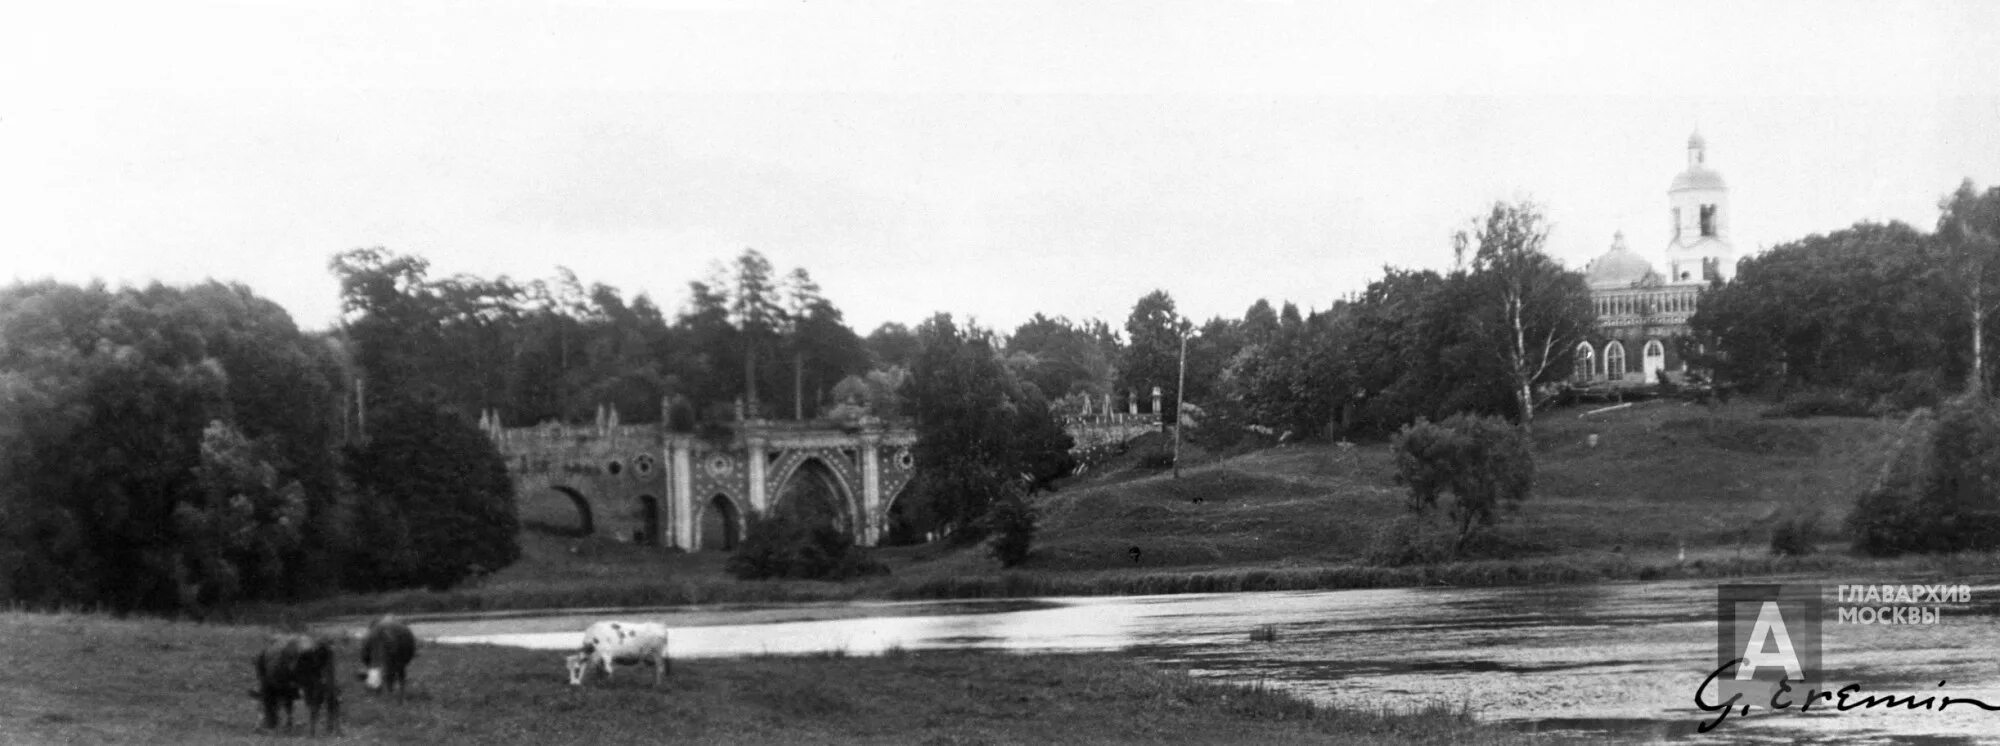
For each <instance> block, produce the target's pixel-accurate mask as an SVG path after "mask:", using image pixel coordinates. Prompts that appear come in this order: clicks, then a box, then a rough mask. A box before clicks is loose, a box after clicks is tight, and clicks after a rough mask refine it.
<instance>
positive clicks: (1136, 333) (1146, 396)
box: [1118, 290, 1297, 429]
mask: <svg viewBox="0 0 2000 746" xmlns="http://www.w3.org/2000/svg"><path fill="white" fill-rule="evenodd" d="M1293 313H1294V314H1295V315H1296V313H1297V309H1293ZM1189 326H1190V325H1189V324H1188V322H1187V321H1186V320H1185V319H1182V318H1181V317H1180V314H1179V313H1178V312H1176V311H1175V310H1174V299H1173V296H1170V295H1167V292H1166V291H1164V290H1155V291H1153V292H1151V293H1147V294H1146V296H1145V297H1142V298H1140V299H1139V302H1138V303H1136V304H1133V306H1132V314H1131V316H1129V317H1127V318H1126V319H1125V337H1126V339H1128V340H1130V343H1129V344H1127V345H1126V347H1125V355H1124V358H1123V359H1122V360H1121V361H1120V362H1119V366H1118V387H1119V388H1121V389H1123V390H1126V391H1130V392H1133V393H1134V394H1136V395H1137V396H1138V397H1139V399H1140V400H1141V401H1144V402H1151V400H1152V399H1151V394H1152V391H1153V389H1154V388H1155V387H1158V388H1159V389H1160V392H1161V398H1160V406H1161V408H1162V409H1163V410H1164V411H1166V412H1178V411H1180V398H1181V397H1180V385H1179V380H1180V359H1181V358H1180V356H1181V337H1182V336H1183V335H1185V334H1187V333H1188V332H1189V331H1191V329H1190V328H1189ZM1145 406H1150V404H1148V405H1145ZM1173 422H1174V418H1172V417H1169V416H1164V415H1163V416H1161V417H1160V425H1161V428H1162V429H1165V428H1167V427H1171V426H1172V424H1173Z"/></svg>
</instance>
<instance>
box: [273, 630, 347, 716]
mask: <svg viewBox="0 0 2000 746" xmlns="http://www.w3.org/2000/svg"><path fill="white" fill-rule="evenodd" d="M252 662H253V663H254V664H255V665H256V667H257V691H256V694H257V698H258V699H259V700H261V701H262V703H263V706H264V719H263V720H262V721H261V725H262V727H264V728H265V729H267V730H268V729H271V728H276V727H278V705H279V704H280V703H282V704H284V706H285V729H286V730H291V728H292V703H294V702H296V701H298V699H299V697H300V696H301V695H303V696H304V697H305V700H306V709H307V710H308V711H310V712H311V718H312V719H311V721H310V722H309V724H308V727H307V731H306V733H307V734H308V735H314V736H316V735H319V711H320V708H321V707H322V706H324V707H325V708H326V732H327V734H328V735H340V677H339V675H338V674H336V673H335V672H334V666H333V645H332V644H331V643H329V642H327V641H326V640H323V639H320V638H317V637H311V636H308V635H273V636H272V637H271V641H270V642H269V643H267V644H265V645H264V649H263V650H262V651H259V652H258V653H257V657H256V658H255V659H253V661H252Z"/></svg>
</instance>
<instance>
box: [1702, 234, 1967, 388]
mask: <svg viewBox="0 0 2000 746" xmlns="http://www.w3.org/2000/svg"><path fill="white" fill-rule="evenodd" d="M1927 244H1928V242H1927V241H1926V239H1925V237H1924V236H1923V235H1922V234H1919V233H1918V232H1917V231H1916V230H1914V229H1912V228H1910V227H1909V226H1907V225H1904V224H1902V223H1889V224H1886V225H1884V224H1871V223H1860V224H1856V225H1854V226H1853V227H1850V228H1845V229H1842V230H1838V231H1834V232H1832V233H1829V234H1826V235H1813V236H1808V237H1806V238H1802V239H1799V240H1797V241H1791V242H1787V243H1784V244H1780V245H1778V246H1775V247H1772V248H1771V249H1770V250H1768V251H1765V252H1764V253H1762V254H1759V255H1757V256H1754V257H1750V258H1748V259H1746V260H1744V261H1743V263H1742V264H1741V268H1740V271H1739V273H1738V275H1737V277H1736V279H1735V280H1734V281H1733V282H1730V283H1729V284H1727V285H1721V286H1718V287H1714V288H1710V289H1708V290H1706V291H1704V292H1703V294H1702V298H1701V304H1700V306H1699V309H1698V310H1697V311H1696V312H1695V315H1694V317H1693V318H1692V319H1690V321H1689V325H1690V326H1691V327H1692V330H1693V338H1694V339H1695V340H1696V341H1697V343H1698V344H1699V345H1700V346H1701V347H1702V348H1704V349H1706V350H1707V351H1708V353H1707V354H1705V355H1702V356H1700V357H1699V358H1698V360H1699V361H1700V362H1701V364H1702V365H1703V367H1706V368H1709V369H1710V370H1713V371H1714V372H1715V374H1716V375H1717V376H1718V377H1719V378H1721V379H1724V380H1728V381H1732V382H1735V383H1737V384H1741V385H1746V386H1752V387H1756V386H1766V385H1779V386H1804V387H1815V388H1841V389H1850V390H1854V391H1856V392H1859V393H1864V394H1867V395H1885V394H1890V395H1893V394H1895V393H1896V391H1895V390H1896V389H1898V388H1899V387H1900V388H1906V389H1911V390H1910V391H1906V392H1904V393H1903V394H1902V398H1905V399H1911V401H1908V402H1905V403H1906V404H1909V405H1917V404H1924V405H1928V404H1931V403H1933V402H1932V401H1931V399H1932V398H1933V397H1934V395H1935V387H1936V384H1935V382H1934V381H1935V379H1936V378H1937V377H1938V376H1939V375H1945V376H1950V377H1958V376H1961V375H1963V374H1964V373H1965V372H1966V371H1967V370H1968V365H1969V360H1968V358H1967V357H1966V356H1964V355H1962V354H1960V353H1961V351H1962V350H1963V349H1964V346H1963V345H1960V344H1955V343H1953V342H1952V340H1953V339H1964V338H1965V336H1969V334H1970V333H1969V331H1967V330H1966V327H1965V326H1963V322H1964V319H1965V317H1964V316H1963V315H1960V314H1959V313H1958V312H1956V311H1954V309H1953V305H1954V304H1953V302H1952V300H1951V296H1950V295H1949V294H1941V293H1938V292H1936V291H1935V287H1936V285H1935V284H1934V283H1936V282H1938V280H1937V279H1936V278H1935V277H1934V275H1935V273H1937V272H1938V267H1939V265H1938V263H1937V261H1936V260H1935V257H1933V256H1932V255H1931V254H1930V248H1929V246H1928V245H1927ZM1954 321H1956V322H1958V323H1953V322H1954ZM1922 389H1930V392H1929V393H1926V392H1925V391H1923V390H1922Z"/></svg>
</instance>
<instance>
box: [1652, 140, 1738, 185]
mask: <svg viewBox="0 0 2000 746" xmlns="http://www.w3.org/2000/svg"><path fill="white" fill-rule="evenodd" d="M1728 188H1729V187H1728V186H1727V185H1725V184H1723V183H1722V174H1721V173H1718V172H1717V171H1716V170H1715V169H1712V168H1709V167H1708V138H1705V137H1702V136H1701V131H1700V130H1696V131H1695V133H1694V134H1692V135H1688V167H1687V170H1686V171H1682V172H1681V173H1680V175H1679V176H1675V177H1674V185H1673V186H1670V187H1667V191H1669V192H1684V191H1687V190H1690V189H1728Z"/></svg>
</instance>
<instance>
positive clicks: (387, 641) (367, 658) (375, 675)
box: [354, 614, 417, 695]
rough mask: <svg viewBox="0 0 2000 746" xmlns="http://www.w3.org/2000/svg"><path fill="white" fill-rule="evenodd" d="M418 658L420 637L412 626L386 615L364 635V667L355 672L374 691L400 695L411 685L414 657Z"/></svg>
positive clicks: (362, 640) (362, 663) (369, 690)
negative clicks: (413, 632)
mask: <svg viewBox="0 0 2000 746" xmlns="http://www.w3.org/2000/svg"><path fill="white" fill-rule="evenodd" d="M415 657H417V637H416V635H412V634H410V628H409V626H408V625H405V624H403V623H402V622H401V621H400V620H398V619H396V617H394V616H389V615H386V614H385V615H383V616H382V618H380V619H377V620H375V622H374V623H372V624H369V625H368V632H367V633H365V634H363V635H362V636H361V668H362V670H360V671H356V672H355V673H354V675H355V677H356V678H359V679H361V680H362V682H364V683H365V684H366V686H367V687H368V692H369V693H370V694H373V693H376V692H381V691H386V690H392V689H393V690H395V691H396V692H397V693H398V695H401V694H402V693H404V692H406V691H408V690H409V688H410V683H409V680H408V676H409V668H410V659H412V658H415Z"/></svg>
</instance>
